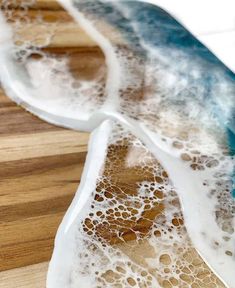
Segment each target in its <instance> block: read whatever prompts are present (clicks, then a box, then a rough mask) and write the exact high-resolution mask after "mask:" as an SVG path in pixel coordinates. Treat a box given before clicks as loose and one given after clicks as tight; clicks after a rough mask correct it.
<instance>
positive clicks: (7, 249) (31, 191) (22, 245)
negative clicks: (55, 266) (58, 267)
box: [0, 91, 89, 288]
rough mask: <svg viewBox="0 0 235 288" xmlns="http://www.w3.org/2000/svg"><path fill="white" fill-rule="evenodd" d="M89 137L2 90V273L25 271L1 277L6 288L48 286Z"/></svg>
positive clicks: (0, 169)
mask: <svg viewBox="0 0 235 288" xmlns="http://www.w3.org/2000/svg"><path fill="white" fill-rule="evenodd" d="M88 138H89V135H88V134H86V133H79V132H74V131H69V130H66V129H62V128H58V127H55V126H53V125H49V124H47V123H45V122H44V121H42V120H39V119H38V118H36V117H35V116H33V115H31V114H30V113H28V112H26V111H25V110H23V109H22V108H21V107H18V106H17V105H15V104H14V103H13V102H12V101H10V100H9V99H8V98H6V96H5V95H4V94H3V93H2V91H1V93H0V271H4V270H10V269H15V268H20V267H21V268H20V269H16V270H10V271H7V272H1V273H0V279H1V280H0V287H1V288H2V287H8V288H9V287H34V288H35V287H40V288H42V287H45V285H44V284H43V283H44V280H45V275H46V270H47V265H46V264H44V263H43V262H46V261H48V260H49V259H50V257H51V253H52V249H53V243H54V237H55V233H56V230H57V228H58V225H59V224H60V222H61V219H62V217H63V215H64V213H65V211H66V210H67V208H68V206H69V204H70V202H71V200H72V198H73V196H74V193H75V191H76V189H77V186H78V184H79V180H80V177H81V173H82V169H83V163H84V161H85V157H86V152H87V142H88ZM37 263H43V264H40V265H39V266H37V265H36V266H29V265H33V264H37ZM27 266H28V267H27ZM22 267H26V268H22ZM16 283H17V284H16ZM39 283H41V284H39Z"/></svg>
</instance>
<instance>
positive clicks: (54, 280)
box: [47, 120, 112, 288]
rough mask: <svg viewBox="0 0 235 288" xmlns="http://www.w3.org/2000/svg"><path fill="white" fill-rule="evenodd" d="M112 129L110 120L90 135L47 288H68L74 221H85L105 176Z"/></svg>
mask: <svg viewBox="0 0 235 288" xmlns="http://www.w3.org/2000/svg"><path fill="white" fill-rule="evenodd" d="M111 129H112V123H111V121H109V120H106V121H104V122H103V123H102V124H101V125H100V126H99V127H98V128H97V129H96V130H94V132H92V134H91V138H90V141H89V146H88V154H87V158H86V162H85V166H84V170H83V173H82V177H81V182H80V185H79V188H78V190H77V192H76V195H75V197H74V199H73V201H72V203H71V205H70V207H69V209H68V211H67V212H66V215H65V217H64V218H63V221H62V223H61V224H60V227H59V229H58V232H57V235H56V239H55V249H54V252H53V255H52V259H51V262H50V264H49V270H48V276H47V288H55V287H67V286H66V283H64V281H66V279H67V277H64V275H69V271H71V270H72V269H71V266H69V264H70V265H72V263H71V262H72V261H71V259H73V252H74V246H73V245H72V244H74V241H73V240H74V233H75V232H76V231H74V228H76V225H73V224H74V221H76V222H79V221H81V219H83V217H84V215H83V214H84V212H85V213H86V211H87V209H84V208H85V206H89V205H90V200H92V197H91V195H92V193H93V192H94V191H95V188H96V183H97V179H98V177H99V176H100V175H102V169H103V165H104V162H105V158H106V152H107V148H108V140H109V135H110V131H111ZM74 226H75V227H74ZM65 247H66V249H65Z"/></svg>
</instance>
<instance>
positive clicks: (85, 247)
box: [0, 0, 235, 288]
mask: <svg viewBox="0 0 235 288" xmlns="http://www.w3.org/2000/svg"><path fill="white" fill-rule="evenodd" d="M18 2H19V1H7V0H6V1H2V4H1V15H0V30H1V34H0V41H1V45H0V62H1V69H0V79H1V85H2V87H3V88H4V90H5V92H6V94H7V95H8V96H9V97H10V98H11V99H12V100H14V101H15V102H17V103H18V104H20V105H22V106H23V107H24V108H25V109H27V110H28V111H30V112H31V113H33V114H35V115H37V116H38V117H40V118H41V119H44V120H45V121H48V122H50V123H53V124H56V125H60V126H63V127H67V128H70V129H75V130H79V131H87V132H92V133H91V137H90V142H89V150H88V155H87V159H86V163H85V167H84V171H83V176H82V179H81V183H80V185H79V188H78V191H77V193H76V196H75V198H74V200H73V202H72V204H71V206H70V208H69V210H68V211H67V213H66V215H65V217H64V219H63V221H62V224H61V225H60V228H59V230H58V233H57V236H56V240H55V248H54V252H53V256H52V259H51V262H50V265H49V271H48V276H47V287H48V288H78V287H79V288H85V287H89V288H104V287H114V288H126V287H138V288H144V287H149V288H150V287H154V288H156V287H162V288H171V287H182V288H183V287H192V288H199V287H205V288H207V287H209V288H212V287H213V288H214V287H215V288H222V287H229V288H235V159H234V153H235V75H234V73H233V72H231V71H230V70H229V69H228V68H227V67H226V66H225V65H224V64H223V63H222V62H221V61H220V60H219V59H218V58H216V57H215V56H214V55H213V54H212V53H211V52H210V50H208V49H207V48H206V47H205V46H204V45H203V44H201V43H200V42H199V41H198V40H197V39H196V38H195V37H194V36H193V35H192V34H190V32H188V31H187V30H186V29H185V28H184V27H183V26H182V25H181V24H180V23H179V22H177V21H176V20H175V19H174V18H173V17H172V16H171V15H169V14H168V13H167V12H166V11H164V10H162V9H161V8H159V7H158V6H156V5H154V4H150V3H147V2H142V1H137V0H136V1H128V0H126V1H107V0H103V1H102V0H60V1H58V3H59V4H60V5H62V6H63V7H64V12H63V13H64V14H63V15H65V16H63V17H64V18H60V19H59V17H58V19H54V22H53V25H50V29H49V28H48V27H47V19H46V18H44V17H42V15H40V11H39V12H38V13H36V12H34V13H32V11H31V9H30V7H32V6H33V5H35V1H20V4H19V3H18ZM14 5H21V9H19V10H18V12H12V11H13V10H12V9H11V8H12V6H14ZM45 17H46V16H45ZM68 17H70V18H71V19H73V20H71V21H74V23H75V24H74V25H77V27H78V29H82V30H84V31H85V32H86V33H87V35H89V37H90V38H91V39H92V40H93V41H94V43H96V45H97V47H98V48H97V49H98V50H97V53H92V52H89V51H86V52H84V53H83V56H81V58H80V59H78V60H75V59H77V58H76V57H75V55H76V53H78V52H77V50H76V49H70V50H68V51H67V52H66V51H65V52H64V51H62V52H61V51H59V49H55V48H51V43H52V42H53V41H54V42H53V43H55V42H56V37H55V34H56V33H57V31H58V29H61V25H63V23H64V22H66V19H67V18H68ZM35 21H36V22H37V23H38V26H37V29H38V30H37V33H35V31H34V33H31V32H32V31H31V30H30V29H31V25H32V22H34V23H35ZM76 23H77V24H76ZM30 31H31V32H30ZM78 37H79V36H78ZM54 46H56V45H54ZM80 54H82V53H80ZM75 68H76V69H75ZM78 68H79V69H80V70H79V69H78Z"/></svg>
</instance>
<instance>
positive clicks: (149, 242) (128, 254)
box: [69, 125, 224, 288]
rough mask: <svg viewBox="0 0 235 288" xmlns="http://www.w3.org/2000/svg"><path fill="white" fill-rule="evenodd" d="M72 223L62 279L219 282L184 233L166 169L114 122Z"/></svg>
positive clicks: (133, 283)
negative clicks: (67, 268)
mask: <svg viewBox="0 0 235 288" xmlns="http://www.w3.org/2000/svg"><path fill="white" fill-rule="evenodd" d="M76 230H77V232H76V240H77V245H76V249H75V251H76V252H75V256H74V258H75V260H74V261H75V263H74V265H73V267H74V268H73V272H72V273H71V276H70V277H71V278H70V280H71V285H70V286H69V287H77V286H76V285H77V283H78V282H77V280H78V279H80V280H79V281H83V279H86V281H87V282H86V283H87V285H89V287H100V288H101V287H120V288H121V287H163V288H168V287H194V288H196V287H224V286H223V284H222V283H221V282H220V280H219V279H218V278H217V277H216V276H215V275H214V274H213V273H212V272H211V270H210V269H209V268H208V266H207V265H206V264H205V262H204V261H203V260H202V258H201V257H200V256H199V254H198V253H197V252H196V250H195V249H194V247H193V245H192V243H191V241H190V239H189V237H188V234H187V229H186V227H185V225H184V220H183V215H182V211H181V205H180V202H179V198H178V196H177V193H176V192H175V189H174V187H173V185H172V183H171V181H170V179H169V177H168V174H167V172H166V171H165V170H164V168H163V167H162V166H161V165H160V163H159V162H158V161H157V159H156V158H155V157H154V156H153V155H152V154H151V153H150V151H149V150H148V149H147V148H146V147H145V146H144V145H143V144H142V142H141V141H140V140H138V139H137V138H136V137H134V136H133V135H132V134H130V133H129V132H128V131H127V130H125V129H123V128H122V127H120V126H118V125H116V126H114V128H113V131H112V133H111V135H110V138H109V144H108V148H107V155H106V159H105V162H104V164H103V170H102V173H101V174H100V176H99V178H98V179H97V183H96V189H95V190H94V191H93V193H92V196H91V199H90V204H89V208H88V209H87V211H86V216H85V217H84V219H83V220H82V221H81V222H80V223H76ZM82 283H83V282H82ZM84 283H85V282H84Z"/></svg>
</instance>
